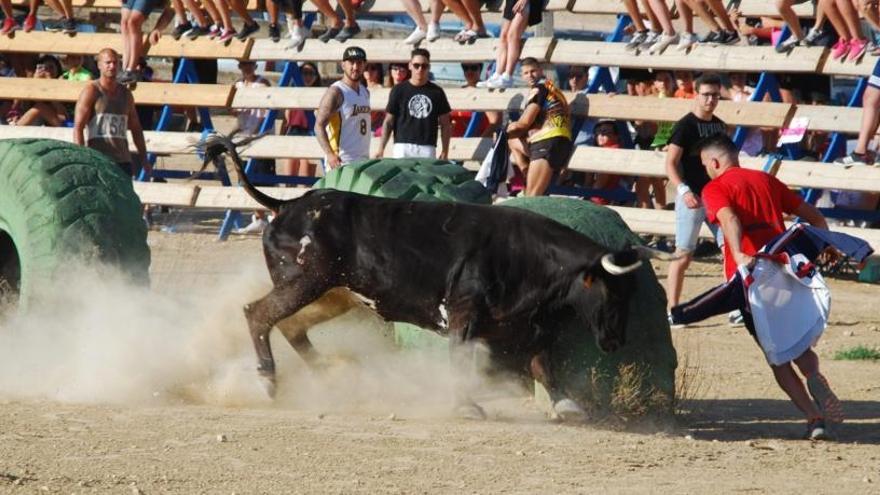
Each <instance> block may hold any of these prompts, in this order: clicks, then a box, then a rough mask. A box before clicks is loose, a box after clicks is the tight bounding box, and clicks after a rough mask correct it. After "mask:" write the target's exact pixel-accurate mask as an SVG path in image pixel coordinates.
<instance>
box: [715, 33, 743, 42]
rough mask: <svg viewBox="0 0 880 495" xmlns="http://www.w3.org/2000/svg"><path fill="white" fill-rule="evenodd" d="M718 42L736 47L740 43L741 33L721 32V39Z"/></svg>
mask: <svg viewBox="0 0 880 495" xmlns="http://www.w3.org/2000/svg"><path fill="white" fill-rule="evenodd" d="M718 42H719V43H721V44H722V45H735V44H737V43H739V33H738V32H736V31H726V30H723V31H721V37H720V38H719V39H718Z"/></svg>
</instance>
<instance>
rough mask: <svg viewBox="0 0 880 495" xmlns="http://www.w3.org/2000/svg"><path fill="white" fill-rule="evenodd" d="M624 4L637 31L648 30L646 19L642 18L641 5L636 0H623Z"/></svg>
mask: <svg viewBox="0 0 880 495" xmlns="http://www.w3.org/2000/svg"><path fill="white" fill-rule="evenodd" d="M623 6H624V8H626V13H627V14H628V15H629V18H630V19H632V23H633V26H634V27H635V28H636V31H647V30H648V28H646V27H645V21H644V20H642V13H641V12H639V6H638V4H637V3H636V0H623Z"/></svg>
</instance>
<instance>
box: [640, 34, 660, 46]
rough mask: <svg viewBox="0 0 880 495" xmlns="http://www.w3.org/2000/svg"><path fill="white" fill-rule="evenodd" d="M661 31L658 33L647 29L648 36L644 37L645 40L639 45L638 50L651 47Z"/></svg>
mask: <svg viewBox="0 0 880 495" xmlns="http://www.w3.org/2000/svg"><path fill="white" fill-rule="evenodd" d="M661 34H662V33H658V32H655V31H648V36H647V37H646V38H645V41H643V42H642V44H641V45H639V51H645V50H648V49H649V48H651V45H653V44H654V43H656V42H657V40H659V39H660V35H661Z"/></svg>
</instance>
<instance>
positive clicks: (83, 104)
mask: <svg viewBox="0 0 880 495" xmlns="http://www.w3.org/2000/svg"><path fill="white" fill-rule="evenodd" d="M98 71H100V73H101V76H100V77H99V78H98V80H96V81H93V82H91V83H89V84H87V85H86V87H85V88H83V90H82V92H81V93H80V94H79V99H78V100H77V101H76V112H75V114H74V123H73V142H74V143H76V144H78V145H80V146H88V147H89V148H92V149H95V150H98V151H100V152H102V153H104V154H105V155H107V156H108V157H109V158H110V159H111V160H113V161H114V162H116V164H117V165H119V167H120V168H121V169H122V170H123V171H124V172H125V173H126V174H128V175H129V176H131V175H134V174H135V173H136V172H137V169H136V167H134V166H132V165H133V164H132V160H131V152H129V150H128V135H127V132H128V131H129V130H130V131H131V137H132V139H133V140H134V145H135V148H137V151H138V158H139V160H140V164H141V166H143V167H144V169H146V171H147V173H148V174H150V173H152V167H151V166H150V162H148V161H147V145H146V142H145V141H144V131H143V129H142V128H141V122H140V120H139V119H138V115H137V111H136V110H135V106H134V97H133V96H132V94H131V91H129V90H128V88H126V87H125V86H123V85H122V84H119V83H118V82H117V81H116V76H117V73H118V71H119V54H117V53H116V51H115V50H113V49H112V48H104V49H103V50H101V51H100V52H99V53H98ZM86 126H88V130H89V137H88V140H86V137H85V133H84V131H85V129H86Z"/></svg>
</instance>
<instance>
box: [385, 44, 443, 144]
mask: <svg viewBox="0 0 880 495" xmlns="http://www.w3.org/2000/svg"><path fill="white" fill-rule="evenodd" d="M430 69H431V54H430V53H429V52H428V50H425V49H424V48H416V49H415V50H413V51H412V54H411V55H410V60H409V70H410V73H411V74H412V77H410V79H409V81H405V82H402V83H400V84H398V85H396V86H394V87H393V88H391V94H390V95H389V96H388V106H387V107H386V109H385V121H384V122H383V123H382V137H381V141H380V142H379V149H378V150H377V151H376V154H375V155H374V157H375V158H382V156H383V155H384V154H385V146H386V145H387V144H388V139H389V138H390V137H391V133H392V131H393V132H394V147H393V148H392V156H393V157H394V158H438V156H437V126H438V125H439V127H440V145H441V148H440V155H439V158H440V159H441V160H445V159H446V158H447V157H448V156H449V138H450V137H451V136H452V119H451V118H450V115H449V113H450V112H451V110H452V109H451V108H450V106H449V100H447V99H446V93H445V92H444V91H443V88H441V87H440V86H437V85H436V84H434V83H432V82H431V81H429V80H428V75H429V71H430Z"/></svg>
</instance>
